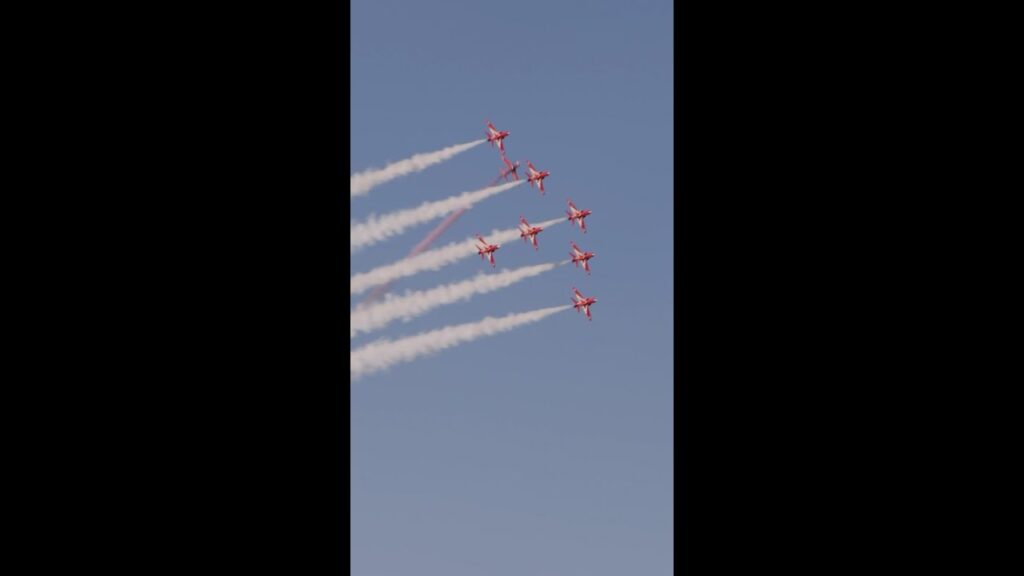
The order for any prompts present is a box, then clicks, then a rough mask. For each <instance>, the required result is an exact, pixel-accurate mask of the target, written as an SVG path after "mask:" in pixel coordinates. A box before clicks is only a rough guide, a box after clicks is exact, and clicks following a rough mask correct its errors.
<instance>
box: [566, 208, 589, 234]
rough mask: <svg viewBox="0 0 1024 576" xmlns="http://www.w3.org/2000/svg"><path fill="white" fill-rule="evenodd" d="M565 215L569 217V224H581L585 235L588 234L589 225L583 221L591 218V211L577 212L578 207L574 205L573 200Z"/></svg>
mask: <svg viewBox="0 0 1024 576" xmlns="http://www.w3.org/2000/svg"><path fill="white" fill-rule="evenodd" d="M565 213H566V214H568V215H569V222H572V223H573V224H579V225H580V228H581V229H582V230H583V233H584V234H586V233H587V223H586V222H584V221H583V219H584V218H586V217H587V216H590V210H577V209H576V205H575V204H573V203H572V200H569V209H568V210H566V211H565Z"/></svg>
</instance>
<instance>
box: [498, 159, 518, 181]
mask: <svg viewBox="0 0 1024 576" xmlns="http://www.w3.org/2000/svg"><path fill="white" fill-rule="evenodd" d="M501 161H502V162H504V163H505V168H504V169H502V170H501V172H499V173H498V178H504V179H505V180H506V181H507V180H508V175H509V174H511V175H512V177H513V178H515V179H516V181H518V180H519V174H516V170H518V169H519V161H518V160H517V161H516V162H515V163H514V164H513V163H512V162H509V161H508V158H506V157H505V155H504V154H502V155H501Z"/></svg>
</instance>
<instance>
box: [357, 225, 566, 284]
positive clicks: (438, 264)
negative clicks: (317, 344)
mask: <svg viewBox="0 0 1024 576" xmlns="http://www.w3.org/2000/svg"><path fill="white" fill-rule="evenodd" d="M559 222H566V219H565V218H564V217H563V218H554V219H552V220H547V221H545V222H541V223H540V224H538V226H540V227H541V228H544V229H547V228H549V227H551V226H554V225H555V224H558V223H559ZM486 238H487V241H488V242H491V243H493V244H501V243H504V242H508V241H510V240H515V239H517V238H519V228H510V229H508V230H500V231H499V230H493V231H492V232H491V233H490V234H488V235H487V236H486ZM541 241H542V242H543V240H541ZM475 255H476V240H475V239H473V238H469V239H466V240H462V241H459V242H451V243H448V244H445V245H444V246H441V247H440V248H435V249H433V250H428V251H426V252H423V253H421V254H417V255H416V256H413V257H412V258H406V259H404V260H399V261H397V262H393V263H391V264H386V265H384V266H378V267H377V268H374V269H372V270H370V271H369V272H362V273H360V274H356V275H354V276H352V278H351V279H350V281H349V285H350V293H351V294H361V293H362V292H365V291H366V290H369V289H370V288H372V287H374V286H376V285H378V284H383V283H385V282H391V281H392V280H397V279H399V278H405V277H406V276H413V275H415V274H418V273H420V272H423V271H425V270H438V269H440V268H443V267H444V266H447V265H448V264H451V263H453V262H456V261H458V260H461V259H462V258H465V257H467V256H475Z"/></svg>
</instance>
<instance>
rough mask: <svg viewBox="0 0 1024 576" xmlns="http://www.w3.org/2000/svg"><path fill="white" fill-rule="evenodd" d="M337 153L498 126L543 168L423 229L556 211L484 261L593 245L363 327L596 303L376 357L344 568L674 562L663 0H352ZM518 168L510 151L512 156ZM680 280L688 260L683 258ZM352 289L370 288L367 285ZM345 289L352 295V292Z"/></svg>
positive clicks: (392, 152) (601, 568) (356, 449)
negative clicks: (544, 225)
mask: <svg viewBox="0 0 1024 576" xmlns="http://www.w3.org/2000/svg"><path fill="white" fill-rule="evenodd" d="M352 4H353V5H352V79H351V80H352V109H351V118H352V168H353V170H354V171H362V170H364V169H366V168H370V167H382V166H384V165H385V164H387V163H388V162H392V161H396V160H401V159H403V158H408V157H409V156H411V155H412V154H415V153H419V152H430V151H434V150H439V149H441V148H444V147H446V146H450V145H453V144H458V143H463V142H469V141H471V140H474V139H477V138H481V137H483V132H484V122H485V120H487V119H489V120H491V121H493V122H494V124H495V125H496V126H497V127H498V128H499V129H502V130H510V131H511V135H510V136H509V137H508V138H507V139H506V141H505V142H506V149H507V153H508V155H509V157H510V158H511V159H513V160H522V161H523V167H524V168H525V160H527V159H529V160H531V161H533V163H534V164H535V165H536V166H537V167H538V168H539V169H542V170H550V171H551V176H550V177H549V178H548V179H547V180H546V181H545V188H546V191H547V194H546V195H545V196H543V197H542V196H540V194H539V193H538V191H537V190H536V188H530V187H529V186H527V185H525V184H524V185H523V186H520V187H517V188H513V189H512V190H509V191H507V192H503V193H502V194H500V195H498V196H496V197H494V198H490V199H488V200H485V201H484V202H483V203H481V204H479V205H477V206H476V207H474V208H473V209H472V210H470V211H469V212H467V213H466V214H464V215H463V216H462V218H461V219H460V220H459V221H458V222H457V223H456V224H455V225H454V226H453V227H452V228H451V229H449V230H448V231H447V232H446V233H445V235H444V236H442V237H441V239H440V240H439V241H438V242H437V243H435V246H437V245H442V244H444V243H446V242H450V241H453V240H459V239H463V238H467V237H470V236H471V235H472V234H473V233H474V232H482V233H485V234H486V233H487V232H489V231H490V230H492V229H494V228H511V227H514V226H515V225H516V224H517V222H518V219H519V216H520V215H523V216H526V218H527V219H529V220H530V221H531V222H534V221H537V222H539V221H542V220H547V219H551V218H555V217H558V216H559V215H564V212H565V208H566V206H565V201H566V198H567V197H569V198H572V199H573V200H574V201H575V203H576V205H577V206H578V207H580V208H589V209H591V210H593V214H592V215H591V216H590V217H589V218H588V219H587V226H588V233H587V234H583V233H582V232H580V230H579V229H578V228H574V227H571V226H569V225H568V224H559V225H557V226H555V227H553V228H551V229H550V230H547V231H545V232H543V233H541V234H540V236H539V244H540V250H539V251H538V252H534V250H533V248H532V247H529V246H528V245H526V244H524V243H522V242H521V241H519V240H518V239H517V240H515V241H514V242H510V243H507V244H505V245H503V246H502V248H501V249H500V250H499V251H498V252H497V254H496V260H497V263H498V269H499V270H502V269H508V268H515V267H519V266H524V265H528V264H538V263H543V262H551V261H556V260H561V259H566V258H568V251H569V240H570V239H572V240H575V241H576V243H577V244H579V246H580V247H581V248H583V249H585V250H589V251H593V252H596V253H597V256H596V257H594V259H593V260H591V262H590V263H591V267H592V269H593V274H592V275H591V276H587V275H586V274H585V273H584V272H583V271H582V270H578V269H575V268H573V267H572V266H568V267H565V266H563V267H559V268H556V269H555V270H553V271H550V272H546V273H544V274H542V275H540V276H537V277H534V278H530V279H528V280H526V281H524V282H521V283H519V284H516V285H514V286H512V287H509V288H505V289H502V290H499V291H496V292H492V293H489V294H484V295H481V296H478V297H476V298H475V299H473V300H470V301H469V302H463V303H458V304H454V305H449V306H445V307H442V308H439V309H436V310H434V311H432V312H430V313H428V314H426V315H424V316H422V317H420V318H417V319H415V320H413V321H411V322H408V323H404V322H401V321H398V322H395V323H392V324H391V325H389V326H387V327H386V328H384V329H383V330H381V331H379V332H374V333H372V334H368V335H362V336H359V337H357V338H356V339H355V340H354V342H353V345H354V346H358V345H360V344H364V343H367V342H371V341H373V340H375V339H377V338H380V337H387V338H397V337H401V336H407V335H412V334H415V333H418V332H421V331H423V330H430V329H433V328H439V327H442V326H445V325H450V324H458V323H463V322H471V321H475V320H479V319H482V318H483V317H484V316H488V315H492V316H501V315H505V314H508V313H511V312H525V311H530V310H535V309H538V308H545V307H549V306H557V305H561V304H568V303H569V302H570V297H571V291H570V289H571V287H573V286H576V287H578V288H579V289H580V290H581V291H582V292H583V293H584V294H586V295H587V296H596V297H597V298H598V299H599V302H598V303H597V304H595V305H594V306H593V308H592V313H593V315H594V320H593V322H587V320H586V318H585V317H584V316H583V315H582V314H577V313H576V312H575V311H572V310H569V311H566V312H562V313H559V314H556V315H555V316H552V317H549V318H547V319H545V320H542V321H540V322H539V323H536V324H532V325H529V326H525V327H522V328H518V329H515V330H513V331H511V332H507V333H504V334H499V335H496V336H490V337H487V338H484V339H481V340H479V341H476V342H471V343H467V344H463V345H460V346H458V347H455V348H453V349H450V350H446V351H443V352H441V353H439V354H437V355H434V356H430V357H428V358H422V359H419V360H416V361H413V362H410V363H406V364H400V365H398V366H395V367H392V368H390V369H389V370H387V371H385V372H379V373H376V374H371V375H369V376H366V377H364V378H362V379H361V380H359V381H357V382H354V383H353V385H352V392H351V398H352V408H351V410H352V495H351V500H352V519H351V529H352V573H353V574H354V575H355V576H385V575H399V574H402V575H413V574H415V575H417V576H432V575H437V576H442V575H443V576H462V575H465V576H470V575H472V576H479V575H481V574H487V575H489V576H506V575H507V576H513V575H515V576H522V575H524V574H530V575H556V574H557V575H566V574H586V575H588V576H604V575H608V576H611V575H615V576H621V575H623V574H644V575H658V574H665V575H667V574H670V573H671V571H672V537H673V531H672V521H673V514H672V505H673V498H672V485H673V472H672V468H673V462H672V426H673V422H672V418H673V414H672V398H673V389H672V387H673V383H672V369H673V359H672V311H673V302H672V297H673V291H672V282H673V279H672V258H673V255H672V248H671V246H672V245H671V241H672V234H673V221H672V202H673V198H672V194H673V191H672V173H673V167H672V149H673V136H674V135H673V133H672V118H673V116H672V5H671V2H670V1H669V0H657V1H635V2H626V1H624V0H619V1H615V2H611V1H593V2H564V1H563V2H539V1H529V0H528V1H524V2H515V3H509V2H501V3H499V2H483V1H478V0H463V1H454V0H447V1H437V2H412V1H406V2H396V1H388V0H385V1H381V0H354V1H353V3H352ZM500 167H501V163H500V160H499V156H498V152H497V150H495V149H492V148H491V147H489V146H488V145H486V144H484V145H482V146H479V147H476V148H473V149H471V150H469V151H467V152H464V153H462V154H461V155H459V156H456V157H455V158H454V159H452V160H449V161H447V162H445V163H443V164H441V165H439V166H434V167H431V168H428V169H427V170H425V171H424V172H421V173H418V174H412V175H408V176H404V177H401V178H399V179H396V180H394V181H392V182H390V183H387V184H384V185H382V186H380V187H378V188H375V189H373V190H372V191H371V192H370V193H369V194H368V195H366V196H363V197H359V198H355V199H353V200H352V214H353V218H354V219H356V220H359V221H361V220H363V219H365V218H366V217H367V216H368V215H369V214H371V213H376V214H383V213H387V212H390V211H393V210H397V209H404V208H409V207H413V206H416V205H419V204H420V203H422V202H424V201H432V200H438V199H442V198H445V197H448V196H450V195H453V194H456V193H460V192H464V191H467V190H474V189H478V188H481V187H483V186H485V185H486V184H488V183H489V182H490V181H491V180H492V179H493V178H494V177H495V176H496V175H497V173H498V170H499V169H500ZM521 173H525V170H521ZM439 222H440V219H438V220H435V221H433V222H430V223H428V224H424V225H421V226H416V227H414V228H412V229H410V230H409V231H407V232H405V233H403V234H401V235H399V236H397V237H395V238H391V239H389V240H387V241H385V242H382V243H380V244H376V245H373V246H370V247H367V248H365V249H363V250H362V251H360V252H357V253H355V254H353V257H352V272H364V271H367V270H369V269H371V268H373V267H375V266H378V265H382V264H387V263H390V262H392V261H394V260H396V259H398V258H401V257H402V256H404V255H405V253H406V252H408V251H409V249H410V248H411V247H412V246H413V245H415V244H416V243H417V242H419V241H420V240H421V239H422V238H423V236H424V235H425V234H426V233H427V232H428V231H430V230H431V229H432V228H433V227H434V226H435V225H436V224H437V223H439ZM485 269H486V270H490V266H489V265H486V264H485V263H483V262H481V261H480V259H479V258H477V257H476V256H473V257H472V258H467V259H465V260H463V261H461V262H459V263H457V264H455V265H452V266H449V267H446V268H444V269H442V270H440V271H436V272H427V273H422V274H419V275H417V276H414V277H412V278H406V279H402V280H399V281H398V282H396V283H395V284H394V287H393V290H394V291H396V292H398V293H401V292H403V291H405V290H407V289H425V288H432V287H434V286H437V285H439V284H443V283H449V282H456V281H460V280H465V279H467V278H470V277H472V276H473V275H474V274H476V273H477V272H478V271H480V270H485ZM683 280H684V281H685V279H683ZM364 296H365V294H364ZM359 299H360V298H354V299H353V300H352V302H353V303H355V302H357V301H358V300H359Z"/></svg>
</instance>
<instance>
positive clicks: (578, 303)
mask: <svg viewBox="0 0 1024 576" xmlns="http://www.w3.org/2000/svg"><path fill="white" fill-rule="evenodd" d="M572 291H573V298H572V307H573V308H575V309H576V311H577V312H579V311H580V310H583V311H584V312H586V314H587V320H593V318H591V317H590V305H591V304H593V303H594V302H597V298H594V297H593V296H591V297H590V298H586V297H584V296H583V294H580V291H579V290H577V289H576V287H575V286H574V287H573V289H572Z"/></svg>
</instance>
